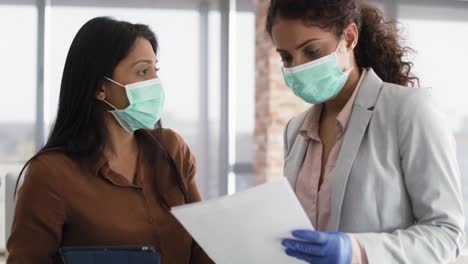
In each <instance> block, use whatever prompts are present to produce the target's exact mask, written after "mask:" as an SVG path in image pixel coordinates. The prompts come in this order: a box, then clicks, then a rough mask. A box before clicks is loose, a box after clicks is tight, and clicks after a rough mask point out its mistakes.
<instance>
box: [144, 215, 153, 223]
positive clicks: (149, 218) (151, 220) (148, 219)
mask: <svg viewBox="0 0 468 264" xmlns="http://www.w3.org/2000/svg"><path fill="white" fill-rule="evenodd" d="M146 221H148V223H150V224H152V223H153V221H154V219H153V217H151V216H149V217H148V218H147V219H146Z"/></svg>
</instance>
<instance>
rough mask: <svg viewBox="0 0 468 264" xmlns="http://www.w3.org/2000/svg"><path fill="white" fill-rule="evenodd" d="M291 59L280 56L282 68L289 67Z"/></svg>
mask: <svg viewBox="0 0 468 264" xmlns="http://www.w3.org/2000/svg"><path fill="white" fill-rule="evenodd" d="M291 61H292V58H291V56H286V55H285V56H281V62H282V63H283V66H284V67H288V66H289V65H291Z"/></svg>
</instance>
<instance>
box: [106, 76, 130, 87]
mask: <svg viewBox="0 0 468 264" xmlns="http://www.w3.org/2000/svg"><path fill="white" fill-rule="evenodd" d="M104 78H105V79H106V80H108V81H109V82H113V83H115V84H117V85H118V86H122V87H123V88H125V85H123V84H121V83H118V82H116V81H114V80H112V79H111V78H107V77H104Z"/></svg>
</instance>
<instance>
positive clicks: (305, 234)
mask: <svg viewBox="0 0 468 264" xmlns="http://www.w3.org/2000/svg"><path fill="white" fill-rule="evenodd" d="M292 235H293V236H294V237H295V238H299V239H303V240H306V241H307V242H311V243H314V244H326V243H327V241H328V235H327V233H323V232H317V231H311V230H294V231H293V232H292Z"/></svg>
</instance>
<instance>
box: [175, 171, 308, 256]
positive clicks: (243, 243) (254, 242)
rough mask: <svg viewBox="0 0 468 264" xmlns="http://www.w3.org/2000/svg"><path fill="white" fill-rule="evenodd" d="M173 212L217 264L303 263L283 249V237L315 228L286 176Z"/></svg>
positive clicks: (180, 207) (178, 208)
mask: <svg viewBox="0 0 468 264" xmlns="http://www.w3.org/2000/svg"><path fill="white" fill-rule="evenodd" d="M171 212H172V214H173V215H174V216H175V217H176V218H177V219H178V220H179V222H180V223H182V225H183V226H184V227H185V229H186V230H187V231H188V232H189V233H190V234H191V235H192V237H193V238H194V239H195V240H196V241H197V242H198V244H199V245H200V246H201V247H202V248H203V249H204V250H205V252H206V253H207V254H208V255H209V256H210V257H211V259H212V260H213V261H215V262H216V263H218V264H230V263H232V264H239V263H260V264H262V263H269V264H276V263H278V264H284V263H298V264H302V263H304V262H302V261H299V260H296V259H294V258H291V257H288V256H287V255H286V254H285V253H284V248H283V247H282V246H281V240H282V239H283V238H287V237H291V231H292V230H294V229H313V227H312V225H311V224H310V221H309V219H308V217H307V215H306V213H305V212H304V210H303V209H302V207H301V205H300V203H299V201H298V200H297V198H296V195H295V194H294V192H293V190H292V188H291V186H290V185H289V183H288V181H287V180H286V178H282V179H280V180H276V181H273V182H269V183H266V184H263V185H260V186H257V187H255V188H252V189H250V190H247V191H244V192H240V193H236V194H234V195H231V196H225V197H221V198H218V199H215V200H210V201H205V202H200V203H195V204H190V205H183V206H179V207H174V208H172V210H171Z"/></svg>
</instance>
